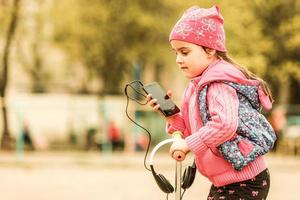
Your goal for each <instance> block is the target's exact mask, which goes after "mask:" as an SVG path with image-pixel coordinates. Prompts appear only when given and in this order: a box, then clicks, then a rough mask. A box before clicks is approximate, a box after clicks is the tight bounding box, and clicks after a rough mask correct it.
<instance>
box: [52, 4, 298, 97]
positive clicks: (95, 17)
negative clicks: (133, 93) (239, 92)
mask: <svg viewBox="0 0 300 200" xmlns="http://www.w3.org/2000/svg"><path fill="white" fill-rule="evenodd" d="M55 2H56V3H55V4H54V7H53V14H52V16H53V24H54V33H55V41H56V43H57V44H58V45H60V46H61V47H63V48H64V49H65V50H66V52H67V53H68V54H69V55H70V57H71V58H72V60H74V62H78V61H79V62H81V63H82V64H83V65H84V66H85V67H86V69H87V70H88V72H89V73H88V74H89V78H88V79H89V80H93V79H94V80H97V81H98V83H99V85H102V90H101V91H99V92H100V93H110V94H116V93H119V92H120V91H121V88H120V86H121V84H122V80H123V79H124V77H125V76H127V77H129V76H131V75H132V68H133V67H132V66H134V65H135V64H137V63H139V64H142V65H144V66H147V69H152V70H153V72H154V74H158V73H157V72H156V71H157V70H161V69H162V68H164V67H166V66H169V63H174V65H175V62H174V57H171V56H170V55H172V54H171V53H168V52H167V51H166V49H169V43H168V35H169V31H170V30H171V28H172V26H173V25H174V24H175V23H176V21H177V20H178V19H179V17H180V16H181V14H182V13H183V12H184V10H185V9H187V8H189V7H190V6H192V5H199V6H201V7H211V6H213V5H215V4H218V5H220V7H221V12H222V14H223V16H224V18H225V31H226V46H227V49H228V50H229V54H230V55H231V56H232V57H233V59H235V60H236V61H237V62H238V63H240V64H242V65H245V66H246V67H248V68H249V69H250V70H251V71H253V72H255V73H257V74H258V75H260V76H261V77H262V78H267V79H268V80H269V81H270V80H271V83H272V84H273V87H276V84H278V83H276V81H272V80H277V79H278V78H281V79H284V78H283V77H287V79H288V78H289V77H290V76H292V77H293V78H294V79H296V80H299V77H300V75H299V73H300V72H299V71H300V70H298V69H299V57H300V56H299V52H300V51H299V50H300V36H299V29H300V23H299V20H300V16H299V13H300V12H299V1H296V0H287V1H272V0H266V1H265V0H255V1H234V3H233V2H232V1H230V0H222V1H221V0H219V1H213V2H212V1H209V0H203V1H196V0H191V1H182V0H152V1H145V0H131V1H128V0H112V1H105V0H89V1H80V0H61V1H58V0H55ZM156 78H159V77H156Z"/></svg>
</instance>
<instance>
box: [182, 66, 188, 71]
mask: <svg viewBox="0 0 300 200" xmlns="http://www.w3.org/2000/svg"><path fill="white" fill-rule="evenodd" d="M180 69H182V70H184V69H188V67H186V66H181V67H180Z"/></svg>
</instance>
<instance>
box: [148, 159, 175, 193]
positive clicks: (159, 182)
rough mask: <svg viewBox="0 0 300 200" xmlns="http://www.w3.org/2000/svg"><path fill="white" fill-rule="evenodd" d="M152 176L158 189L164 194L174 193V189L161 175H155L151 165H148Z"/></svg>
mask: <svg viewBox="0 0 300 200" xmlns="http://www.w3.org/2000/svg"><path fill="white" fill-rule="evenodd" d="M150 168H151V172H152V175H153V177H154V179H155V181H156V183H157V185H158V186H159V188H160V189H161V190H162V191H163V192H164V193H172V192H174V187H173V186H172V185H171V183H170V182H169V181H168V180H167V179H166V178H165V177H164V176H163V175H162V174H156V172H155V170H154V168H153V166H152V165H150Z"/></svg>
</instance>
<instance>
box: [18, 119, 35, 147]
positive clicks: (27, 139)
mask: <svg viewBox="0 0 300 200" xmlns="http://www.w3.org/2000/svg"><path fill="white" fill-rule="evenodd" d="M21 139H22V141H23V143H24V148H25V150H26V149H27V150H31V151H33V150H35V149H36V148H35V144H34V142H33V138H32V135H31V132H30V129H29V124H28V123H27V122H24V124H23V129H22V133H21Z"/></svg>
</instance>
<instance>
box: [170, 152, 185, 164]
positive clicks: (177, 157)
mask: <svg viewBox="0 0 300 200" xmlns="http://www.w3.org/2000/svg"><path fill="white" fill-rule="evenodd" d="M172 157H173V158H174V159H175V160H177V161H183V160H184V159H185V153H184V152H183V151H180V150H177V151H174V153H173V155H172Z"/></svg>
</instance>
